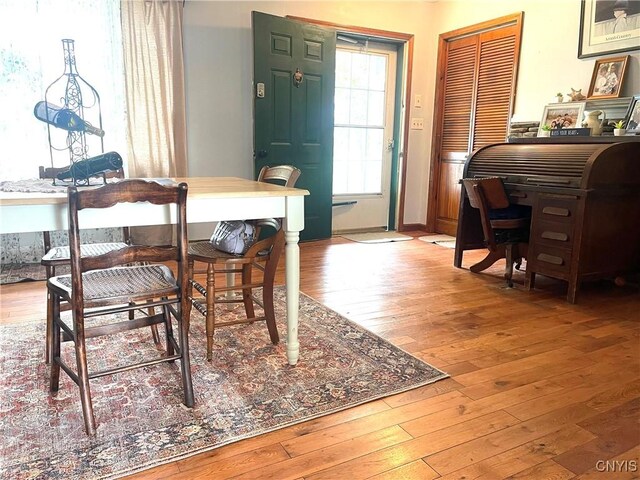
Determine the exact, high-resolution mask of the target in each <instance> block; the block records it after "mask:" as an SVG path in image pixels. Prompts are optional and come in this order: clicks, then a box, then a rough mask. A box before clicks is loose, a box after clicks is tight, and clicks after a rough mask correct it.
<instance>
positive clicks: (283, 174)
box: [258, 165, 302, 187]
mask: <svg viewBox="0 0 640 480" xmlns="http://www.w3.org/2000/svg"><path fill="white" fill-rule="evenodd" d="M301 173H302V172H301V171H300V169H298V168H296V167H294V166H292V165H277V166H275V167H269V166H264V167H262V169H261V170H260V173H259V174H258V181H259V182H268V183H276V181H278V182H282V185H283V186H284V187H293V186H295V184H296V182H297V181H298V177H300V174H301Z"/></svg>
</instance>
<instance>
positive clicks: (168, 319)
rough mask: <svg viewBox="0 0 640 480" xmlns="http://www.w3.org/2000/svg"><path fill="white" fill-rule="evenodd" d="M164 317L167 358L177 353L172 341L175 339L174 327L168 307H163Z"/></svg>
mask: <svg viewBox="0 0 640 480" xmlns="http://www.w3.org/2000/svg"><path fill="white" fill-rule="evenodd" d="M162 316H163V317H164V332H165V335H166V337H167V356H171V355H173V354H174V353H175V349H174V348H173V343H172V342H171V339H172V338H174V337H173V325H172V324H171V311H170V310H169V307H168V306H167V305H165V306H163V307H162Z"/></svg>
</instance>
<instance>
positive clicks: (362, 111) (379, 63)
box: [333, 49, 387, 195]
mask: <svg viewBox="0 0 640 480" xmlns="http://www.w3.org/2000/svg"><path fill="white" fill-rule="evenodd" d="M386 81H387V55H383V54H378V53H371V52H359V51H353V50H344V49H338V50H337V51H336V92H335V114H334V141H333V144H334V149H333V194H334V195H358V194H369V195H371V194H378V195H379V194H381V193H382V188H383V186H382V169H383V152H384V148H385V145H384V138H385V112H386V103H385V95H386V92H385V89H386Z"/></svg>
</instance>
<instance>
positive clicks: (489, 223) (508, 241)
mask: <svg viewBox="0 0 640 480" xmlns="http://www.w3.org/2000/svg"><path fill="white" fill-rule="evenodd" d="M462 183H463V185H464V188H465V190H466V192H467V195H468V197H469V203H470V204H471V206H472V207H473V208H477V209H478V210H479V211H480V222H481V224H482V231H483V233H484V241H485V243H486V245H487V248H488V249H489V254H488V255H487V256H486V257H485V258H484V259H483V260H481V261H480V262H478V263H476V264H475V265H472V266H471V267H470V268H469V270H471V271H472V272H474V273H479V272H481V271H483V270H485V269H487V268H489V267H490V266H491V265H493V264H494V263H495V262H496V261H497V260H499V259H501V258H505V259H506V266H505V272H504V278H505V279H506V281H507V285H508V286H509V287H510V288H511V287H513V280H512V277H513V264H514V263H515V264H516V268H517V269H519V268H520V264H521V262H522V258H526V257H527V249H528V241H529V225H530V224H531V212H530V211H529V210H528V208H527V207H523V206H520V205H512V204H510V203H509V197H507V193H506V192H505V190H504V184H503V183H502V179H501V178H499V177H490V178H465V179H463V180H462Z"/></svg>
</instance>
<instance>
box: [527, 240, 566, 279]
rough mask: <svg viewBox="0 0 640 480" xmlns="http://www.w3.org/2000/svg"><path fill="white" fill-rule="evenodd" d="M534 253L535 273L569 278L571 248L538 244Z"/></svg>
mask: <svg viewBox="0 0 640 480" xmlns="http://www.w3.org/2000/svg"><path fill="white" fill-rule="evenodd" d="M532 253H533V255H532V258H531V261H532V263H533V265H532V266H531V267H532V270H533V271H534V272H535V273H541V274H542V275H548V276H550V277H554V278H561V279H567V278H568V276H569V272H570V271H571V250H568V249H565V248H554V247H549V246H545V245H536V246H534V248H533V252H532ZM527 268H528V267H527Z"/></svg>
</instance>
